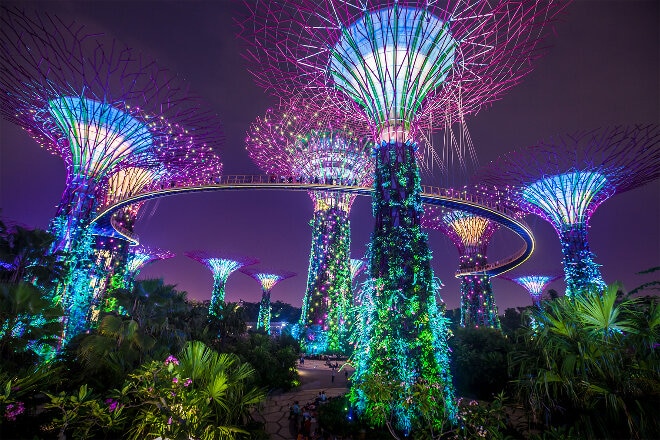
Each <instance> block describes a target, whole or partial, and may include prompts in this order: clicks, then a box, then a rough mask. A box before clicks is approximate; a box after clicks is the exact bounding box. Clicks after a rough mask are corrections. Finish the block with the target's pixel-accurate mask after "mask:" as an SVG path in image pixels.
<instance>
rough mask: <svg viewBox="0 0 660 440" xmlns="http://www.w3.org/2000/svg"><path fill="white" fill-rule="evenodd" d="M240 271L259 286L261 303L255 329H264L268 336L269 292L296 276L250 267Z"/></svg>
mask: <svg viewBox="0 0 660 440" xmlns="http://www.w3.org/2000/svg"><path fill="white" fill-rule="evenodd" d="M240 271H241V272H243V273H244V274H245V275H247V276H249V277H251V278H254V279H255V280H256V281H257V282H258V283H259V284H261V302H260V304H259V316H258V318H257V329H264V331H265V332H266V333H268V334H270V291H271V290H273V287H275V285H276V284H277V283H279V282H280V281H282V280H285V279H287V278H291V277H293V276H296V274H295V273H293V272H284V271H274V270H264V269H259V268H252V267H246V268H243V269H240Z"/></svg>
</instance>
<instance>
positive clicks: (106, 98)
mask: <svg viewBox="0 0 660 440" xmlns="http://www.w3.org/2000/svg"><path fill="white" fill-rule="evenodd" d="M0 15H1V17H0V24H1V25H0V28H1V30H0V36H1V38H2V44H1V46H0V112H1V113H2V116H3V117H4V118H5V119H7V120H9V121H10V122H13V123H16V124H18V125H20V126H21V127H23V128H24V129H25V130H27V131H28V132H29V133H30V135H31V136H32V137H33V138H34V139H35V140H37V142H39V143H40V144H41V145H42V146H44V147H45V148H46V149H47V150H49V151H50V152H51V153H53V154H56V155H58V156H61V157H62V158H63V159H64V161H65V164H66V167H67V172H68V177H67V179H68V184H72V183H73V182H77V181H78V180H79V179H82V180H83V181H87V180H90V179H93V180H94V181H96V182H100V181H104V180H105V179H107V178H108V177H109V175H110V174H111V173H112V172H114V171H116V170H118V169H120V168H125V167H143V168H144V167H152V166H156V167H160V166H161V164H162V160H161V156H162V155H166V154H167V151H169V150H173V149H175V150H179V149H182V150H187V151H190V152H191V153H192V152H193V148H194V149H197V150H201V151H211V150H212V149H214V148H216V146H217V144H218V143H219V141H220V139H221V132H220V130H219V124H218V123H217V120H216V119H215V118H214V117H212V116H211V115H210V114H209V113H208V112H207V111H205V110H204V109H202V108H201V105H200V102H199V101H198V100H197V99H194V98H191V97H189V96H187V91H186V90H185V88H184V87H183V85H182V84H181V83H180V82H179V81H177V80H175V79H174V78H173V77H171V76H170V75H169V74H168V73H167V72H166V71H165V70H163V69H162V68H160V67H158V66H157V65H156V64H155V63H154V62H152V61H148V60H145V59H144V58H142V57H141V56H139V55H136V54H135V53H134V52H132V51H131V50H130V49H128V48H127V47H125V46H122V45H121V44H120V43H118V42H116V41H114V40H112V39H111V38H108V37H105V36H103V35H100V34H98V33H93V32H92V31H88V30H86V29H85V27H84V26H83V25H80V24H78V23H75V22H64V21H63V20H62V19H60V18H58V17H56V16H51V15H48V14H39V15H37V14H34V15H31V16H28V15H26V14H24V13H22V12H21V11H19V10H18V9H12V8H2V9H1V10H0Z"/></svg>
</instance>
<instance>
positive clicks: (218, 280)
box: [186, 251, 259, 316]
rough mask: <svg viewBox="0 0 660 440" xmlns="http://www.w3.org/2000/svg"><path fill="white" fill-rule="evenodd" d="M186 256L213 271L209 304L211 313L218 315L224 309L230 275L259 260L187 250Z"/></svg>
mask: <svg viewBox="0 0 660 440" xmlns="http://www.w3.org/2000/svg"><path fill="white" fill-rule="evenodd" d="M186 256H187V257H189V258H192V259H193V260H195V261H198V262H200V263H202V264H203V265H204V266H206V267H208V268H209V270H210V271H211V272H212V273H213V293H212V294H211V304H210V305H209V315H212V316H218V313H219V312H220V310H221V309H222V304H223V303H224V301H225V285H226V283H227V279H228V278H229V275H231V274H232V273H234V272H235V271H237V270H238V269H240V268H242V267H244V266H251V265H253V264H257V263H258V262H259V260H257V259H255V258H248V257H241V256H235V255H234V256H229V255H218V254H215V253H214V254H209V253H208V252H205V251H191V252H186Z"/></svg>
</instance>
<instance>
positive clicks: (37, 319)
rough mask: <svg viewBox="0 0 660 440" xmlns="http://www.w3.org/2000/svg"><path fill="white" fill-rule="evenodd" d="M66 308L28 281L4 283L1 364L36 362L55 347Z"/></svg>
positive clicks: (1, 290) (11, 366) (0, 314)
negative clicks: (47, 297)
mask: <svg viewBox="0 0 660 440" xmlns="http://www.w3.org/2000/svg"><path fill="white" fill-rule="evenodd" d="M62 314H63V312H62V308H61V306H59V305H53V304H52V303H51V302H50V301H49V300H47V299H46V298H44V296H43V291H42V290H40V289H38V288H37V287H35V286H33V285H32V284H28V283H26V282H22V281H21V282H18V283H16V284H0V367H4V368H6V369H18V368H21V367H24V366H26V365H32V364H34V363H35V362H37V361H38V360H39V357H40V356H45V355H46V354H47V353H50V352H52V351H53V350H54V348H55V347H56V346H57V343H58V336H59V335H60V333H61V331H62V326H61V323H60V322H59V318H60V317H61V316H62Z"/></svg>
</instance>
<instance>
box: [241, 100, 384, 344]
mask: <svg viewBox="0 0 660 440" xmlns="http://www.w3.org/2000/svg"><path fill="white" fill-rule="evenodd" d="M316 99H317V100H318V99H322V98H320V97H317V98H316ZM329 105H331V103H329V102H328V103H327V105H323V103H319V104H317V105H312V101H311V100H309V99H305V100H296V99H293V100H291V101H290V102H287V103H286V104H284V105H282V106H281V107H280V108H279V109H275V110H273V109H271V110H269V111H268V112H267V114H266V116H264V117H263V118H258V119H257V121H255V122H254V123H253V124H252V125H251V126H250V129H249V131H248V136H247V140H246V142H247V149H248V152H249V154H250V157H251V158H252V160H253V161H254V162H255V163H256V164H257V165H258V166H259V167H260V168H261V169H262V170H264V171H265V172H266V173H269V174H275V175H279V176H292V178H293V176H295V178H296V179H297V180H301V179H304V180H305V181H309V182H315V183H331V182H336V183H340V182H341V183H344V184H349V185H359V186H365V185H369V184H371V181H372V178H373V160H372V158H371V155H372V150H373V142H371V141H370V136H369V135H368V132H369V127H368V126H367V125H365V124H358V123H354V122H353V121H350V120H349V119H347V118H345V117H343V115H340V114H337V113H336V112H334V111H327V108H328V106H329ZM309 195H310V197H311V198H312V201H313V202H314V217H313V219H312V221H311V226H312V247H311V251H310V257H309V272H308V275H307V289H306V291H305V296H304V298H303V302H302V313H301V316H300V321H299V323H298V328H299V332H300V333H299V337H300V339H301V344H302V349H303V350H304V351H307V352H311V351H314V352H344V351H345V348H346V334H347V327H348V322H347V321H348V315H347V311H348V305H349V303H350V300H351V273H350V246H351V241H350V240H351V237H350V222H349V215H350V209H351V205H352V203H353V201H354V200H355V197H356V196H355V195H351V194H346V193H341V192H338V191H309ZM321 340H323V341H325V343H323V344H322V343H321V342H320V341H321Z"/></svg>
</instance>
